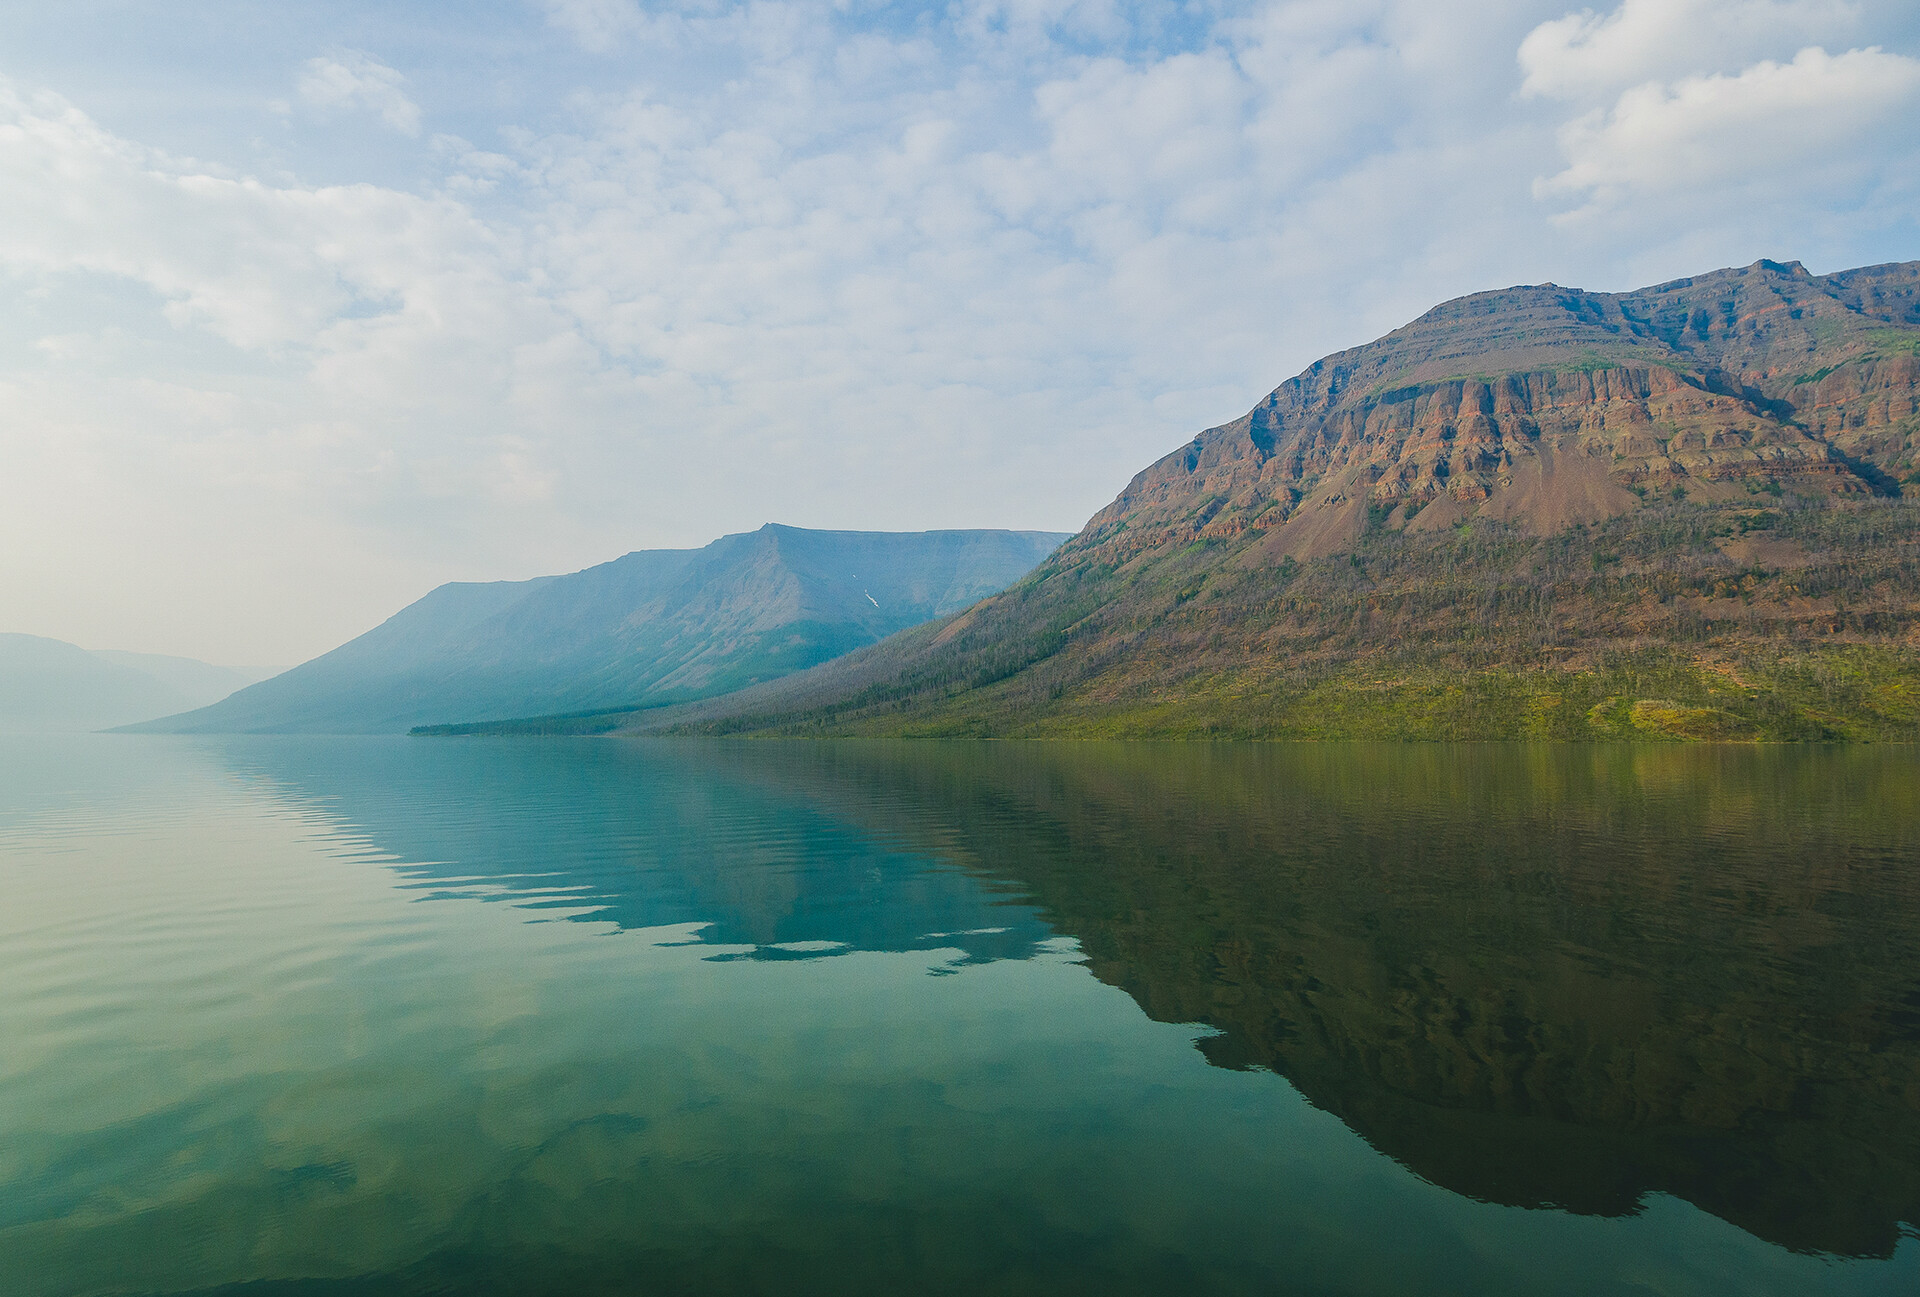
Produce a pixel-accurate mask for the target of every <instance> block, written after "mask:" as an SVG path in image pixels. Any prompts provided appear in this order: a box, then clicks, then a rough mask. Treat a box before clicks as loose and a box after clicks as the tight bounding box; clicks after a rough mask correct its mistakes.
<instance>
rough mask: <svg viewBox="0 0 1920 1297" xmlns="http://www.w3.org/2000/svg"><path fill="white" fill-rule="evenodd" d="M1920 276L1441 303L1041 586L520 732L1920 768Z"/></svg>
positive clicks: (1091, 537) (1295, 384)
mask: <svg viewBox="0 0 1920 1297" xmlns="http://www.w3.org/2000/svg"><path fill="white" fill-rule="evenodd" d="M1916 431H1920V263H1907V264H1902V265H1892V266H1879V267H1871V268H1868V269H1864V270H1856V271H1847V272H1843V273H1840V274H1834V275H1828V276H1824V277H1819V276H1813V275H1810V274H1808V273H1807V272H1806V271H1805V270H1804V269H1803V268H1801V267H1800V266H1799V265H1797V264H1794V265H1778V264H1775V263H1771V262H1761V263H1758V264H1757V265H1755V266H1752V267H1748V268H1746V269H1744V270H1733V271H1721V272H1717V273H1715V274H1711V275H1704V276H1700V277H1698V278H1694V279H1688V280H1681V281H1677V282H1675V283H1672V284H1666V285H1662V286H1659V287H1657V288H1651V289H1645V290H1642V291H1639V292H1635V293H1626V294H1602V293H1585V292H1580V291H1577V290H1572V289H1563V288H1558V287H1555V286H1552V285H1545V286H1538V287H1527V288H1514V289H1506V290H1502V291H1500V292H1494V293H1484V294H1479V295H1476V296H1474V297H1468V298H1463V299H1460V300H1459V301H1456V302H1450V303H1447V304H1446V305H1443V306H1441V307H1438V308H1436V309H1435V310H1433V311H1432V312H1429V313H1428V314H1427V315H1426V316H1423V317H1422V318H1421V319H1420V320H1417V321H1415V322H1414V323H1413V324H1410V325H1408V326H1407V327H1405V328H1403V329H1400V330H1397V331H1395V332H1394V333H1392V334H1389V335H1387V337H1385V338H1383V339H1381V340H1380V341H1378V342H1375V343H1372V344H1369V345H1368V346H1365V347H1361V348H1357V349H1355V350H1352V351H1348V352H1342V353H1340V354H1338V355H1335V356H1331V357H1329V358H1327V359H1326V360H1323V361H1320V362H1318V363H1317V364H1315V365H1313V366H1312V367H1310V368H1309V369H1308V370H1307V371H1306V372H1305V373H1303V374H1301V375H1300V376H1299V377H1297V378H1295V379H1292V380H1290V381H1289V382H1288V383H1286V384H1283V385H1282V386H1281V387H1280V388H1279V389H1277V390H1276V391H1275V392H1274V393H1273V394H1271V395H1270V396H1269V397H1267V398H1266V400H1264V401H1262V402H1261V403H1260V405H1259V406H1257V407H1255V409H1254V410H1252V411H1250V412H1249V413H1248V414H1247V415H1245V416H1243V417H1242V418H1240V419H1237V420H1235V421H1234V422H1232V423H1230V424H1225V425H1222V426H1221V427H1217V428H1213V429H1209V430H1208V431H1206V432H1203V433H1202V434H1200V435H1199V436H1198V437H1196V438H1194V440H1193V441H1192V442H1191V443H1189V444H1188V445H1186V446H1184V447H1182V448H1181V449H1180V450H1178V451H1176V452H1174V453H1173V454H1171V455H1169V456H1167V457H1166V458H1164V459H1162V460H1161V461H1160V462H1159V463H1157V464H1154V465H1153V466H1152V467H1150V468H1148V469H1147V470H1146V471H1144V472H1142V473H1141V474H1140V475H1139V476H1138V477H1136V478H1135V479H1134V481H1133V482H1132V483H1131V484H1129V486H1128V487H1127V489H1126V490H1125V491H1124V492H1122V493H1121V495H1120V497H1119V498H1118V499H1117V500H1116V501H1115V502H1114V503H1113V504H1112V505H1111V506H1109V507H1108V508H1107V509H1105V510H1103V511H1102V512H1101V513H1100V514H1098V515H1097V516H1096V517H1095V518H1094V519H1093V520H1092V521H1091V522H1090V523H1089V524H1088V525H1087V527H1086V528H1085V529H1084V530H1083V531H1082V532H1081V533H1080V534H1079V535H1077V536H1076V537H1074V538H1073V539H1072V540H1071V541H1069V542H1068V543H1067V544H1066V545H1064V546H1062V547H1061V548H1060V549H1059V550H1058V551H1057V552H1056V553H1055V554H1054V555H1053V557H1052V558H1051V559H1049V560H1048V561H1047V562H1046V563H1045V564H1043V565H1041V566H1040V567H1039V568H1038V569H1036V570H1035V571H1034V572H1033V573H1032V574H1031V575H1030V576H1028V577H1027V578H1026V579H1025V580H1023V581H1021V582H1020V583H1019V584H1017V585H1016V586H1014V587H1013V588H1012V589H1010V590H1008V591H1006V592H1005V593H1003V594H1001V595H998V596H996V597H994V598H991V599H988V600H985V601H984V602H982V603H981V604H979V605H978V606H976V607H974V608H972V609H969V610H968V611H967V612H965V613H963V614H961V615H960V616H958V617H956V618H953V619H950V620H948V621H946V622H943V623H938V624H935V625H930V626H926V627H921V628H919V629H917V630H914V631H910V632H908V633H907V634H905V635H902V636H898V637H895V638H893V639H891V640H888V641H886V642H885V643H882V644H879V645H876V646H874V647H872V648H870V649H866V650H863V651H862V652H859V653H856V654H852V655H850V656H849V657H847V658H845V659H842V660H840V661H838V662H834V663H830V664H828V665H826V666H823V667H820V668H816V669H815V670H813V671H810V672H807V673H804V674H802V675H799V676H796V677H794V678H793V679H791V680H788V681H785V682H783V683H781V684H780V685H777V686H773V687H763V688H761V689H756V690H749V691H746V692H744V693H742V694H740V695H737V696H735V697H733V698H731V699H726V700H722V701H720V702H718V703H713V704H707V705H704V706H698V707H694V708H689V709H677V710H672V711H667V712H659V713H641V714H635V715H632V716H628V717H622V718H606V719H602V720H600V721H596V722H593V723H591V724H585V725H583V724H574V725H572V726H569V725H567V724H563V723H556V722H545V723H539V722H536V723H533V724H532V725H530V726H523V727H522V728H545V729H547V730H561V731H565V730H567V729H569V728H572V729H574V730H579V729H601V730H604V729H609V728H630V729H649V728H650V729H659V728H663V727H664V728H674V729H678V730H682V731H695V732H708V733H713V732H720V733H741V732H745V733H787V734H828V733H833V734H843V733H844V734H903V735H913V734H920V735H943V734H971V735H994V736H1057V737H1079V736H1088V737H1091V736H1154V735H1159V736H1221V737H1299V738H1319V737H1394V738H1418V739H1466V738H1522V737H1539V738H1624V737H1659V738H1675V739H1706V738H1720V739H1743V738H1744V739H1806V738H1861V739H1868V738H1871V739H1911V738H1916V737H1920V632H1916V625H1917V624H1920V499H1916V497H1920V468H1916V462H1915V434H1916Z"/></svg>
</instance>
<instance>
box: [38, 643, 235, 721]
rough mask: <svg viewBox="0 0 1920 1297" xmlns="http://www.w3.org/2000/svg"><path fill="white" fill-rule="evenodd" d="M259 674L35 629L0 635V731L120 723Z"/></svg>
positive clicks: (208, 698) (229, 688)
mask: <svg viewBox="0 0 1920 1297" xmlns="http://www.w3.org/2000/svg"><path fill="white" fill-rule="evenodd" d="M258 678H259V677H258V676H257V675H254V674H251V673H249V672H248V671H247V670H246V669H244V668H240V667H217V666H212V665H209V664H208V663H205V662H196V661H195V660H193V659H192V658H181V657H166V656H162V655H160V654H156V653H118V652H112V651H106V650H103V651H97V652H89V651H87V650H86V649H83V648H80V647H79V646H77V645H74V644H68V643H66V642H65V641H64V640H56V639H45V638H42V637H41V636H38V635H0V731H7V730H13V731H20V730H24V731H31V732H36V733H45V732H49V731H73V730H97V729H104V728H107V727H109V726H114V725H125V724H128V723H129V722H133V721H142V720H147V719H149V718H151V717H155V716H164V715H166V714H167V713H169V712H177V711H179V710H181V709H182V708H186V707H200V706H204V705H205V704H207V703H210V702H213V701H215V700H217V699H220V698H224V697H225V696H226V695H228V694H230V693H232V692H233V691H234V690H236V689H239V688H242V687H244V686H246V685H248V684H251V683H252V682H253V681H254V680H256V679H258Z"/></svg>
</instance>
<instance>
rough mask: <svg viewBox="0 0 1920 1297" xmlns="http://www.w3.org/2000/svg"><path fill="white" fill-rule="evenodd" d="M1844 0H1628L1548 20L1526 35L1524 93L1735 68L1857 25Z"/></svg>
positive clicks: (1853, 9)
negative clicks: (1604, 10)
mask: <svg viewBox="0 0 1920 1297" xmlns="http://www.w3.org/2000/svg"><path fill="white" fill-rule="evenodd" d="M1859 10H1860V6H1859V5H1857V4H1852V3H1846V2H1845V0H1623V3H1622V4H1621V5H1620V7H1619V8H1618V9H1616V10H1614V11H1613V12H1612V13H1610V14H1606V15H1604V16H1603V15H1601V14H1596V13H1594V12H1593V11H1592V10H1591V9H1584V10H1581V11H1580V12H1579V13H1572V14H1568V15H1566V16H1565V17H1562V18H1557V19H1555V20H1553V21H1551V22H1545V23H1542V24H1540V25H1539V26H1538V27H1536V28H1534V29H1533V31H1531V32H1529V33H1528V34H1527V37H1526V39H1525V40H1523V41H1521V42H1520V52H1519V59H1520V67H1521V70H1522V71H1523V72H1524V73H1525V74H1526V76H1525V79H1524V80H1523V81H1522V83H1521V93H1523V94H1526V95H1546V96H1551V97H1554V98H1561V99H1578V98H1586V97H1590V96H1593V95H1596V94H1607V93H1613V92H1617V91H1619V90H1621V89H1622V88H1624V87H1627V86H1637V85H1640V84H1642V83H1645V82H1649V81H1662V80H1667V79H1670V78H1674V77H1680V76H1685V75H1689V74H1692V75H1696V76H1698V75H1701V74H1705V73H1712V72H1730V71H1734V70H1736V69H1738V68H1741V67H1745V66H1746V65H1748V64H1749V63H1752V62H1754V61H1755V60H1756V59H1759V58H1762V57H1764V56H1767V55H1772V54H1776V53H1790V52H1791V51H1793V50H1796V49H1799V48H1801V47H1802V46H1803V45H1805V44H1807V43H1808V42H1810V41H1815V40H1819V39H1823V38H1824V39H1829V40H1830V39H1833V37H1834V36H1835V35H1836V34H1841V33H1845V32H1847V31H1849V30H1851V29H1852V27H1853V25H1854V24H1855V22H1856V21H1857V19H1858V17H1859Z"/></svg>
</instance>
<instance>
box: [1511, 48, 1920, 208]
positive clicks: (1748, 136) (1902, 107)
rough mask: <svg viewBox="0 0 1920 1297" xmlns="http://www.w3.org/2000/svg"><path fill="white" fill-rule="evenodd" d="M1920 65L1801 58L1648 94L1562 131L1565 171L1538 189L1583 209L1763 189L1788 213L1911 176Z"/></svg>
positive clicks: (1808, 52)
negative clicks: (1904, 172)
mask: <svg viewBox="0 0 1920 1297" xmlns="http://www.w3.org/2000/svg"><path fill="white" fill-rule="evenodd" d="M1917 111H1920V60H1916V59H1912V58H1908V57H1906V56H1904V55H1900V54H1892V53H1888V52H1886V51H1884V50H1880V49H1877V48H1869V49H1860V50H1850V51H1848V52H1847V53H1844V54H1839V55H1831V54H1828V53H1827V52H1826V51H1825V50H1822V49H1818V48H1808V49H1805V50H1802V51H1801V52H1800V53H1799V55H1798V56H1796V57H1795V58H1794V59H1793V61H1792V62H1790V63H1773V62H1761V63H1756V64H1754V65H1753V66H1751V67H1749V68H1746V69H1744V70H1742V71H1741V72H1740V73H1738V74H1737V75H1734V76H1725V75H1712V76H1696V77H1688V78H1685V79H1683V80H1681V81H1679V82H1677V83H1675V84H1673V85H1671V86H1666V85H1660V84H1648V85H1643V86H1639V87H1636V88H1634V89H1632V90H1629V91H1627V92H1626V93H1625V94H1623V95H1621V96H1620V98H1619V100H1618V102H1616V103H1615V104H1614V105H1613V106H1612V107H1611V108H1609V109H1598V110H1595V111H1593V112H1591V113H1588V114H1586V115H1584V116H1582V117H1580V118H1578V119H1576V120H1574V121H1573V122H1570V123H1569V124H1568V125H1567V126H1566V127H1565V128H1564V129H1563V130H1562V132H1561V136H1560V139H1561V145H1562V148H1563V149H1564V151H1565V154H1566V156H1567V159H1568V165H1567V167H1566V169H1565V170H1564V171H1562V172H1560V173H1559V174H1558V175H1555V176H1553V177H1551V178H1549V179H1546V180H1543V181H1542V182H1541V183H1540V185H1539V192H1540V194H1541V195H1542V196H1544V197H1573V198H1575V199H1576V200H1579V201H1582V202H1584V204H1585V206H1586V208H1587V209H1589V210H1591V209H1596V208H1612V207H1617V206H1619V205H1621V204H1624V203H1626V202H1628V201H1642V202H1651V201H1656V200H1661V199H1670V198H1671V197H1672V196H1673V195H1676V194H1681V195H1692V196H1696V197H1698V196H1706V197H1716V196H1717V197H1722V198H1724V197H1725V190H1726V188H1727V187H1728V186H1730V185H1731V186H1734V187H1736V188H1738V189H1742V190H1745V189H1751V188H1755V187H1764V188H1766V189H1768V190H1771V191H1774V193H1775V194H1777V195H1778V196H1779V198H1781V199H1784V200H1786V202H1787V203H1789V204H1790V203H1791V202H1792V201H1793V200H1794V199H1795V198H1801V197H1804V196H1807V195H1808V193H1809V191H1810V190H1814V191H1816V196H1817V197H1818V198H1819V199H1820V200H1823V201H1831V200H1832V198H1833V197H1834V195H1833V194H1832V193H1831V192H1825V193H1819V192H1818V191H1817V187H1818V186H1821V185H1825V184H1831V183H1832V181H1833V180H1834V179H1835V178H1836V177H1837V176H1841V177H1844V176H1847V175H1848V174H1849V173H1850V174H1851V177H1852V178H1853V179H1854V180H1856V181H1858V180H1863V179H1871V178H1873V177H1875V176H1878V175H1880V174H1882V173H1884V172H1886V171H1888V170H1891V169H1904V168H1905V166H1906V165H1907V164H1908V163H1910V162H1911V160H1912V150H1913V147H1914V145H1915V144H1916V143H1917V142H1920V130H1917V129H1916V122H1917V121H1920V119H1917V118H1916V115H1915V114H1916V112H1917Z"/></svg>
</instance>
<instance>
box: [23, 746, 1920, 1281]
mask: <svg viewBox="0 0 1920 1297" xmlns="http://www.w3.org/2000/svg"><path fill="white" fill-rule="evenodd" d="M5 760H6V762H7V764H6V771H7V772H8V773H9V774H10V775H11V776H12V777H11V778H9V779H7V780H4V781H0V871H3V872H0V884H3V885H4V887H5V895H6V896H7V898H8V903H7V906H6V908H5V912H4V915H0V986H4V987H5V988H6V994H5V995H4V996H3V997H0V1040H4V1041H5V1042H6V1048H5V1053H4V1056H0V1132H4V1133H5V1138H4V1139H0V1291H3V1292H8V1293H13V1292H18V1293H22V1294H28V1293H31V1294H43V1293H49V1294H50V1293H77V1292H155V1293H158V1292H184V1291H196V1290H206V1289H218V1288H220V1287H222V1286H232V1285H241V1284H251V1285H254V1286H252V1287H249V1288H247V1289H245V1291H250V1292H273V1291H287V1292H303V1293H304V1292H328V1291H339V1292H370V1293H371V1292H383V1293H384V1292H416V1291H497V1292H529V1291H554V1292H581V1291H606V1292H643V1291H689V1290H704V1291H720V1290H736V1291H754V1290H765V1291H775V1290H778V1291H866V1290H871V1291H880V1290H889V1291H891V1290H897V1289H900V1288H903V1287H904V1288H909V1289H914V1290H919V1291H979V1290H988V1291H1014V1292H1019V1291H1051V1292H1057V1291H1062V1290H1066V1291H1089V1292H1092V1291H1139V1292H1155V1291H1176V1290H1178V1291H1186V1290H1218V1291H1239V1290H1246V1291H1275V1290H1285V1291H1304V1292H1314V1291H1326V1292H1501V1291H1510V1292H1541V1291H1556V1292H1559V1291H1564V1292H1616V1291H1659V1292H1675V1293H1680V1292H1768V1291H1773V1292H1783V1293H1784V1292H1806V1291H1887V1292H1895V1291H1910V1290H1911V1288H1912V1286H1913V1284H1914V1283H1915V1280H1916V1277H1920V1272H1917V1266H1916V1253H1917V1252H1920V1248H1916V1246H1915V1244H1914V1242H1913V1241H1912V1240H1911V1239H1908V1238H1904V1237H1903V1235H1902V1233H1901V1229H1900V1222H1902V1221H1912V1220H1913V1219H1914V1218H1915V1215H1916V1210H1915V1206H1916V1203H1917V1202H1920V1193H1917V1192H1916V1176H1917V1175H1920V1171H1917V1170H1916V1168H1920V1136H1917V1134H1916V1131H1917V1129H1920V1044H1917V1042H1920V1021H1917V1020H1916V1011H1917V1010H1920V980H1916V979H1917V978H1920V960H1916V959H1915V954H1916V953H1920V952H1916V950H1915V946H1916V943H1917V942H1920V936H1917V935H1916V934H1920V922H1916V920H1917V919H1920V881H1917V880H1916V878H1915V874H1914V862H1915V860H1916V858H1917V856H1916V851H1915V847H1916V830H1915V825H1916V815H1915V811H1916V806H1915V800H1916V796H1920V780H1916V779H1915V778H1914V776H1915V774H1916V772H1917V770H1920V763H1916V761H1915V758H1914V755H1913V754H1912V753H1911V752H1906V751H1901V750H1896V749H1879V750H1837V751H1830V750H1792V749H1787V750H1782V749H1776V750H1758V751H1756V750H1752V749H1741V750H1726V749H1657V750H1643V749H1618V750H1608V749H1592V748H1579V749H1554V748H1454V749H1447V748H1364V747H1348V748H1342V747H1307V748H1293V747H1260V748H1241V747H1200V746H1188V747H1181V746H1149V745H1111V746H1109V745H1031V746H1029V745H971V744H932V743H926V744H857V743H853V744H784V743H740V744H691V743H687V744H647V743H640V744H622V743H596V744H589V743H573V744H565V743H562V744H434V743H420V742H412V743H399V742H386V741H378V740H375V741H366V740H352V741H331V740H327V741H321V740H302V741H298V742H280V741H257V742H235V743H231V744H222V745H207V744H182V743H172V742H154V741H127V740H105V739H102V740H86V741H76V742H74V743H71V744H68V745H66V746H64V747H62V746H60V745H53V746H52V747H48V746H46V745H42V746H40V747H38V748H34V749H31V750H29V749H24V748H21V747H18V746H16V747H14V748H13V749H11V750H9V751H8V752H7V753H6V756H5ZM485 901H505V902H508V903H507V904H498V903H492V904H489V903H480V902H485ZM530 919H534V920H567V921H555V922H528V920H530ZM953 933H965V934H966V935H963V936H952V935H943V934H953ZM774 956H780V957H774ZM928 973H937V974H941V975H940V976H932V977H930V976H927V974H928ZM1115 988H1118V989H1115ZM1122 991H1124V992H1125V994H1121V993H1120V992H1122ZM1142 1010H1144V1013H1143V1012H1142ZM1183 1023H1185V1024H1204V1025H1203V1026H1202V1027H1201V1028H1200V1029H1199V1030H1198V1034H1196V1029H1195V1028H1194V1027H1192V1026H1184V1027H1183V1026H1180V1025H1177V1024H1183ZM1196 1046H1197V1048H1196ZM1270 1073H1279V1074H1280V1076H1281V1077H1284V1078H1286V1079H1285V1081H1283V1080H1281V1079H1279V1078H1278V1077H1276V1076H1274V1075H1271V1074H1270ZM1289 1082H1290V1083H1291V1084H1289ZM1294 1087H1298V1089H1297V1091H1296V1089H1295V1088H1294ZM1336 1118H1337V1120H1336ZM1356 1133H1357V1136H1356ZM1689 1204H1692V1205H1689ZM1708 1213H1711V1214H1708ZM1796 1249H1797V1251H1796ZM1820 1254H1843V1255H1846V1256H1853V1257H1859V1258H1866V1259H1862V1260H1851V1261H1848V1260H1840V1259H1837V1258H1836V1257H1835V1256H1833V1255H1820ZM1873 1258H1891V1259H1888V1260H1875V1259H1873ZM261 1285H265V1286H261Z"/></svg>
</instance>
